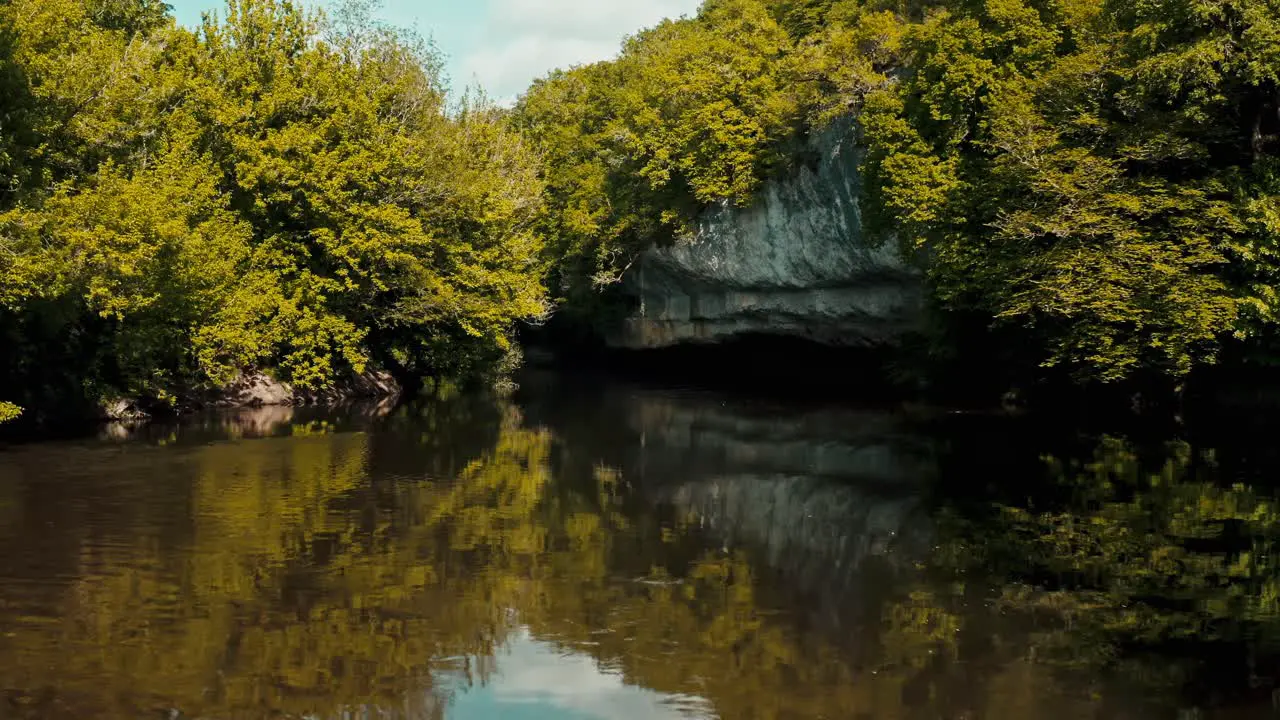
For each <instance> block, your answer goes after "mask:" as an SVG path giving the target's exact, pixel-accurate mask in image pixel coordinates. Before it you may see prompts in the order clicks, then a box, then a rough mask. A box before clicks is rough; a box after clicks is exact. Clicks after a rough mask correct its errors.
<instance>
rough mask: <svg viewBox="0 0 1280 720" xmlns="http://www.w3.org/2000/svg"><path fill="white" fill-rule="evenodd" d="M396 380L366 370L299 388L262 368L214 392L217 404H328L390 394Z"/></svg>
mask: <svg viewBox="0 0 1280 720" xmlns="http://www.w3.org/2000/svg"><path fill="white" fill-rule="evenodd" d="M400 391H401V388H400V384H399V383H398V382H396V380H395V378H394V377H392V376H391V374H390V373H388V372H385V371H378V370H366V371H365V372H363V373H361V374H359V375H355V376H352V377H350V378H348V379H346V380H343V381H340V382H338V383H335V384H334V385H332V386H331V387H328V388H324V389H321V390H301V389H298V388H295V387H293V386H292V385H290V384H289V383H287V382H284V381H281V380H277V379H275V378H273V377H271V376H270V375H267V374H266V373H262V372H250V373H242V374H241V375H240V377H238V378H236V379H235V380H234V381H233V382H231V383H230V384H228V385H227V386H226V387H225V388H222V389H221V390H219V391H218V392H216V393H215V394H214V396H215V397H214V400H213V402H212V404H214V405H217V406H219V407H261V406H264V405H311V404H332V403H336V402H345V401H349V400H356V399H370V398H378V399H385V398H394V397H396V396H398V395H399V394H400Z"/></svg>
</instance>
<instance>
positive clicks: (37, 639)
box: [0, 372, 1280, 720]
mask: <svg viewBox="0 0 1280 720" xmlns="http://www.w3.org/2000/svg"><path fill="white" fill-rule="evenodd" d="M1224 427H1225V426H1224V425H1223V424H1220V423H1208V424H1207V425H1206V426H1205V428H1204V430H1202V431H1199V432H1197V433H1192V432H1189V431H1187V430H1186V429H1185V428H1180V426H1177V425H1174V426H1172V427H1171V428H1170V429H1168V430H1161V431H1159V432H1147V433H1144V434H1143V436H1142V437H1137V436H1135V435H1133V434H1132V433H1125V432H1101V431H1097V430H1094V431H1088V432H1086V431H1083V430H1080V429H1078V428H1075V427H1073V426H1072V424H1071V423H1065V422H1054V423H1048V422H1040V421H1037V420H1036V419H1033V418H1025V417H1023V418H1014V417H1001V416H997V415H982V414H963V413H948V412H941V411H936V410H923V409H911V408H901V407H891V406H882V407H877V406H865V407H858V406H850V405H848V404H838V403H815V402H808V403H805V404H796V403H785V402H778V401H772V400H765V399H759V398H751V397H745V396H742V395H732V394H722V393H715V392H708V391H701V390H697V389H688V388H683V389H682V388H672V387H655V386H648V385H643V384H635V383H629V382H623V381H619V380H608V379H583V378H578V379H572V378H568V377H564V376H558V375H555V374H549V373H536V372H535V373H530V374H528V375H526V376H525V377H524V378H522V381H521V388H520V389H519V391H517V392H516V393H515V394H514V395H511V396H507V397H498V396H493V395H490V394H475V393H461V392H457V391H441V392H440V393H438V394H437V396H435V397H432V398H430V399H424V400H419V401H414V402H412V403H406V404H403V405H400V406H391V405H384V406H369V407H353V408H347V409H344V410H340V411H320V410H310V409H298V410H292V409H286V408H265V409H261V410H253V411H237V412H226V413H220V414H211V415H205V416H198V417H193V418H189V419H186V420H184V421H183V422H181V423H178V424H174V425H164V424H155V425H148V426H138V427H125V426H109V427H106V428H103V429H102V430H101V431H100V432H98V434H97V436H96V437H92V438H79V439H74V440H59V441H45V442H29V443H19V444H13V445H10V446H9V447H7V448H4V449H2V450H0V718H6V719H8V718H21V719H24V720H25V719H27V718H32V719H35V718H40V719H41V720H44V719H46V718H76V719H77V720H81V719H83V718H110V719H112V720H114V719H116V718H121V719H123V718H129V719H131V720H132V719H134V718H170V719H173V718H317V719H318V718H325V719H327V718H344V719H345V718H452V719H458V720H471V719H474V718H512V719H514V720H535V719H541V718H569V719H586V718H605V719H614V718H639V719H649V718H653V719H657V718H726V719H728V720H737V719H739V718H742V719H751V718H762V719H763V718H832V719H846V718H848V719H868V720H879V719H881V718H885V719H897V718H902V719H904V720H905V719H916V718H919V719H921V720H923V719H926V718H929V719H933V718H954V719H957V720H960V719H966V720H974V719H977V718H991V719H993V720H994V719H1000V720H1005V719H1017V718H1046V719H1048V720H1059V719H1064V720H1065V719H1067V718H1130V719H1134V720H1147V719H1157V718H1170V719H1171V720H1173V719H1176V720H1188V719H1189V718H1196V719H1200V718H1205V719H1207V718H1264V717H1275V714H1274V713H1275V712H1276V710H1275V709H1274V708H1275V707H1276V702H1277V701H1280V693H1276V692H1274V691H1275V689H1276V683H1277V681H1280V552H1278V551H1280V547H1277V543H1278V542H1280V495H1278V494H1277V492H1276V485H1275V484H1274V481H1275V480H1276V479H1277V476H1275V475H1274V473H1273V472H1272V470H1273V469H1276V468H1280V462H1277V458H1276V455H1277V449H1276V448H1274V447H1273V444H1274V440H1272V439H1271V434H1270V432H1269V431H1268V430H1267V426H1266V425H1265V424H1255V425H1254V426H1251V427H1249V428H1244V429H1240V428H1238V427H1236V426H1232V431H1231V432H1226V431H1224Z"/></svg>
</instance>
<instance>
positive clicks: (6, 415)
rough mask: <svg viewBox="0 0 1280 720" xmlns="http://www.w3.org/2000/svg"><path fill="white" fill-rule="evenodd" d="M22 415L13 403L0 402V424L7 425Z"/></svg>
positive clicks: (20, 410)
mask: <svg viewBox="0 0 1280 720" xmlns="http://www.w3.org/2000/svg"><path fill="white" fill-rule="evenodd" d="M21 415H22V408H20V407H18V406H17V405H14V404H13V403H8V402H0V423H7V422H9V421H10V420H14V419H17V418H18V417H19V416H21Z"/></svg>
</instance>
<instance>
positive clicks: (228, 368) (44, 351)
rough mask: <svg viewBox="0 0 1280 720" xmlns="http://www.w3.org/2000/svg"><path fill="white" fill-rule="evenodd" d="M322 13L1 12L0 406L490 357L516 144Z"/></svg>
mask: <svg viewBox="0 0 1280 720" xmlns="http://www.w3.org/2000/svg"><path fill="white" fill-rule="evenodd" d="M340 19H341V20H342V22H330V21H328V20H326V19H325V18H324V17H322V16H319V15H310V14H307V13H305V12H303V11H302V10H300V9H299V8H298V7H297V6H295V5H293V4H291V3H289V2H284V1H283V0H233V1H232V2H230V3H229V4H228V6H227V11H226V18H225V20H218V19H216V18H208V19H206V21H205V23H204V25H203V27H201V28H200V30H199V31H196V32H191V31H188V30H185V29H183V28H179V27H176V26H175V25H174V24H173V22H172V21H171V20H170V19H168V17H167V16H166V15H165V12H164V9H163V6H161V5H159V4H157V3H153V2H149V1H148V0H131V1H125V0H116V1H115V2H109V3H108V2H102V3H95V2H86V1H85V0H55V1H54V2H45V1H44V0H15V1H14V2H10V3H7V4H5V5H3V6H0V27H4V28H5V30H6V33H5V38H4V43H3V52H4V56H3V60H2V61H3V65H2V66H0V67H3V68H4V72H3V74H0V77H2V78H3V79H4V81H5V82H6V84H7V85H6V88H5V90H4V92H3V93H2V95H3V98H4V99H3V100H2V101H0V102H4V103H6V104H7V105H8V106H9V107H6V108H4V114H3V117H4V118H6V124H5V126H4V128H3V130H4V132H3V134H0V142H3V144H2V145H0V163H2V164H3V165H4V166H5V167H6V172H5V175H6V181H7V184H8V187H7V188H6V189H7V192H6V193H5V195H4V196H0V257H3V258H4V262H3V264H0V335H3V337H4V341H3V343H0V345H3V349H0V375H2V376H4V377H6V378H8V380H9V381H10V382H13V384H14V386H15V387H26V388H29V389H30V390H29V391H28V392H26V393H25V397H22V398H13V399H18V400H20V401H22V400H25V401H31V402H34V403H36V404H39V405H47V404H48V403H49V402H50V401H51V398H50V397H40V396H39V393H41V392H46V393H49V394H50V395H51V396H53V397H64V398H65V397H95V396H102V395H106V394H111V393H122V392H123V393H132V394H144V395H148V394H149V395H152V396H156V397H159V398H164V397H166V396H168V395H170V394H171V393H173V392H175V391H181V390H184V389H192V388H198V387H200V386H202V385H206V384H216V383H220V382H224V381H226V380H227V379H229V378H230V377H231V376H233V375H234V374H235V373H237V372H239V371H241V370H244V369H248V368H270V369H273V370H274V371H276V372H278V373H279V374H280V375H281V376H283V378H285V379H287V380H290V381H292V382H294V383H296V384H298V385H300V386H303V387H320V386H324V385H327V384H329V383H331V382H333V381H334V380H335V379H336V378H340V377H341V376H342V375H344V374H347V373H353V372H360V371H362V370H363V368H364V367H365V365H366V363H368V362H369V361H370V360H373V361H376V362H377V363H379V364H380V365H382V366H389V367H393V368H396V369H401V370H403V371H405V372H407V373H412V374H419V375H427V374H441V373H454V372H468V371H472V370H476V369H480V368H483V367H484V366H486V365H487V364H491V363H493V362H496V361H499V360H501V358H502V357H503V356H504V355H506V354H509V353H510V352H511V351H512V344H511V338H512V331H513V323H514V322H515V321H516V320H518V319H528V318H536V317H539V316H540V315H542V314H543V312H544V300H543V291H542V285H541V282H540V280H541V274H542V271H541V267H540V262H541V254H540V253H541V241H540V239H539V236H538V235H537V234H536V233H535V232H534V228H533V226H532V220H533V218H535V217H536V214H537V212H538V208H539V206H540V202H541V201H540V192H541V183H540V180H539V179H538V177H537V174H536V161H535V158H534V156H533V155H532V153H531V152H530V150H529V149H528V148H527V146H526V144H525V143H524V142H523V141H522V140H521V139H520V138H519V137H518V136H517V135H516V134H514V133H513V132H511V131H510V130H508V129H506V126H505V123H504V122H503V121H502V118H501V113H500V112H499V111H498V110H496V109H494V108H492V107H490V106H488V105H486V104H485V103H484V102H481V101H475V100H474V99H470V98H463V99H462V100H461V101H460V102H458V103H455V104H454V106H449V105H448V104H447V97H446V88H444V87H443V85H442V83H441V80H440V77H439V67H440V61H439V59H438V58H437V56H436V55H435V54H434V51H433V50H432V49H431V48H430V47H428V46H426V45H424V44H423V43H422V42H421V41H417V40H415V39H414V38H413V37H412V36H407V35H404V34H402V33H397V32H394V31H391V30H388V29H385V28H382V27H380V26H378V25H377V24H375V23H373V22H371V21H370V20H369V15H368V14H367V8H365V12H361V7H359V6H358V5H352V6H350V7H348V8H346V12H344V13H342V14H341V15H340ZM60 386H61V387H60ZM68 386H69V387H68ZM18 394H23V393H18Z"/></svg>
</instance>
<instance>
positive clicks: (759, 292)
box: [608, 125, 923, 349]
mask: <svg viewBox="0 0 1280 720" xmlns="http://www.w3.org/2000/svg"><path fill="white" fill-rule="evenodd" d="M851 137H852V135H851V133H850V132H849V128H848V127H847V126H841V125H836V126H834V127H832V128H831V129H829V130H827V131H825V132H823V133H821V134H819V135H817V136H815V137H814V138H813V140H812V141H811V145H812V148H813V150H814V151H815V152H816V153H817V154H818V155H819V157H820V160H819V162H818V163H817V165H816V167H815V168H813V169H810V168H807V167H805V168H801V169H799V170H798V171H796V172H795V173H793V174H791V175H789V176H787V177H785V178H780V179H776V180H772V181H770V182H769V183H768V184H767V185H766V186H765V187H764V189H763V190H762V191H761V193H760V195H759V197H758V198H757V199H756V201H755V202H753V203H752V204H751V205H750V206H748V207H745V208H736V207H720V208H715V209H712V210H710V211H708V212H707V213H706V214H705V215H704V216H703V217H702V219H701V220H700V222H699V223H698V227H697V231H696V233H695V234H694V235H693V236H692V237H690V238H686V239H683V240H681V241H679V242H677V243H676V244H674V245H672V246H670V247H665V248H655V249H652V250H649V251H647V252H645V253H644V254H643V255H642V256H641V257H640V258H639V259H638V260H637V261H636V263H635V264H634V265H633V266H632V267H631V269H630V270H629V271H628V273H627V274H626V276H625V277H624V278H623V287H624V291H625V292H626V293H627V294H628V295H631V296H632V297H634V298H635V299H636V300H637V301H638V302H637V309H636V311H635V313H634V314H633V315H632V316H631V317H629V318H628V319H626V320H625V321H624V322H623V323H622V325H621V326H620V327H618V328H616V329H615V330H614V331H613V332H612V334H611V335H610V336H609V338H608V341H609V344H611V345H613V346H615V347H623V348H637V349H638V348H656V347H665V346H670V345H674V344H678V343H711V342H719V341H722V340H724V339H727V338H731V337H734V336H741V335H748V334H768V335H786V336H794V337H801V338H807V339H810V340H813V341H816V342H820V343H823V344H828V345H838V346H849V347H872V346H884V345H893V344H895V343H896V342H897V341H898V340H899V339H900V338H901V337H902V336H903V335H904V334H906V333H908V332H910V331H911V330H913V329H915V328H916V327H917V326H918V323H919V320H920V314H921V307H922V302H923V285H922V281H921V275H920V273H919V272H918V271H917V270H916V269H914V268H912V267H911V266H910V265H909V264H908V263H907V262H905V261H904V260H903V259H902V257H901V255H900V253H899V252H898V250H897V248H896V247H893V246H892V244H890V243H886V244H883V245H881V246H878V247H877V246H875V245H874V244H873V243H871V242H870V241H869V240H868V239H867V238H866V236H865V235H864V233H863V228H862V213H861V209H860V207H859V197H860V195H861V191H862V187H861V177H860V175H859V172H858V164H859V160H860V154H861V153H860V151H859V149H858V148H857V147H855V146H854V145H853V144H852V142H851V141H850V138H851Z"/></svg>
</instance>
